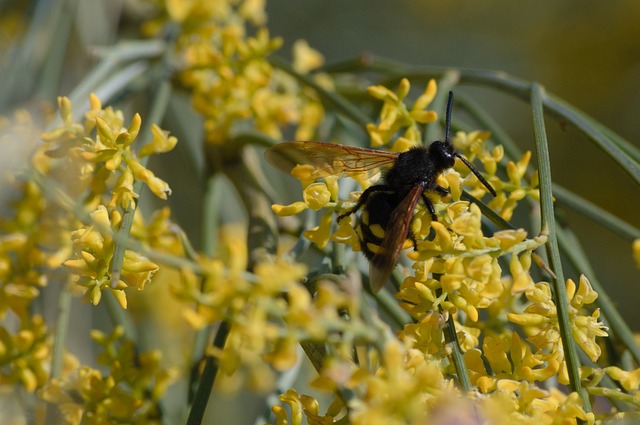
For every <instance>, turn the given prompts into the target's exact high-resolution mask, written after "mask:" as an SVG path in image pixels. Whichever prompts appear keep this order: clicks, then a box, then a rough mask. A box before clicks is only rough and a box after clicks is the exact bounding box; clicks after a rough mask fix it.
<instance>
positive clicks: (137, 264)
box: [63, 205, 158, 308]
mask: <svg viewBox="0 0 640 425" xmlns="http://www.w3.org/2000/svg"><path fill="white" fill-rule="evenodd" d="M90 218H91V224H90V225H87V226H83V227H81V228H80V229H78V230H75V231H73V232H72V233H71V240H72V242H73V250H74V252H75V256H76V259H74V260H67V261H65V262H64V263H63V265H64V266H65V267H68V268H69V270H71V272H72V273H74V274H76V275H77V280H76V283H77V284H78V285H80V286H81V287H83V288H84V291H85V293H84V299H85V301H90V302H91V303H92V304H94V305H95V304H98V303H99V302H100V299H101V298H102V291H103V290H105V289H110V290H111V292H112V293H113V295H114V296H115V297H116V299H117V300H118V302H119V303H120V305H121V306H122V307H123V308H126V307H127V298H126V295H125V293H124V290H125V289H126V288H127V287H129V286H134V287H137V288H138V289H140V290H142V289H144V285H145V284H147V283H149V282H150V281H151V277H152V276H153V274H154V273H155V272H156V271H157V270H158V265H157V264H155V263H153V262H151V261H150V260H149V259H148V258H146V257H144V256H143V255H141V254H138V253H137V252H135V251H132V250H129V249H127V250H125V252H124V261H123V264H122V270H121V272H120V273H113V272H112V269H111V265H112V264H113V256H114V253H115V242H114V240H113V233H115V230H116V229H117V228H118V226H119V225H120V224H121V219H122V217H121V215H120V213H119V212H118V211H117V210H114V211H113V212H112V213H111V217H109V213H108V212H107V209H106V208H105V207H104V206H103V205H100V206H99V207H98V209H97V210H96V211H94V212H92V213H91V214H90Z"/></svg>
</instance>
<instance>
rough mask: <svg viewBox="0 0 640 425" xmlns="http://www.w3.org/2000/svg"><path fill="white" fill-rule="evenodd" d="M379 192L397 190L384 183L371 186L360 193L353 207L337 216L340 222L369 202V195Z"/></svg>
mask: <svg viewBox="0 0 640 425" xmlns="http://www.w3.org/2000/svg"><path fill="white" fill-rule="evenodd" d="M377 192H385V193H394V192H395V191H394V190H393V189H392V188H390V187H389V186H386V185H382V184H379V185H375V186H371V187H369V188H368V189H367V190H365V191H364V192H362V195H360V198H359V199H358V202H357V203H356V205H355V206H354V207H353V208H350V209H348V210H347V211H345V212H343V213H342V214H340V215H339V216H338V218H337V221H338V222H340V220H342V219H343V218H345V217H347V216H350V215H351V214H353V213H356V212H358V210H359V209H360V208H362V206H363V205H364V204H366V203H367V200H368V199H369V196H371V194H373V193H377Z"/></svg>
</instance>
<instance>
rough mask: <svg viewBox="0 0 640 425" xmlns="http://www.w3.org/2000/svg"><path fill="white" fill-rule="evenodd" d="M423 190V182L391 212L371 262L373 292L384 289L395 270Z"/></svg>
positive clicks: (370, 276)
mask: <svg viewBox="0 0 640 425" xmlns="http://www.w3.org/2000/svg"><path fill="white" fill-rule="evenodd" d="M423 191H424V185H423V184H417V185H415V186H414V187H413V188H412V189H411V191H410V192H409V194H408V195H407V196H406V197H405V198H404V199H403V200H402V202H400V204H399V205H398V206H397V207H396V209H394V210H393V212H392V213H391V219H390V220H389V227H388V228H387V229H386V230H385V234H384V238H383V239H382V244H381V246H380V252H378V253H377V254H376V255H374V256H373V258H372V259H371V262H370V263H369V280H370V282H371V290H372V291H373V292H378V291H379V290H380V289H382V287H383V286H384V285H385V284H386V283H387V281H388V280H389V277H390V276H391V273H392V272H393V268H394V267H395V265H396V262H397V261H398V256H399V255H400V251H402V246H403V245H404V241H405V240H406V239H407V234H408V233H409V227H410V226H411V221H412V219H413V210H414V209H415V208H416V204H417V203H418V200H419V199H420V195H421V194H422V192H423Z"/></svg>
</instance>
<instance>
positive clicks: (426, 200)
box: [422, 189, 438, 221]
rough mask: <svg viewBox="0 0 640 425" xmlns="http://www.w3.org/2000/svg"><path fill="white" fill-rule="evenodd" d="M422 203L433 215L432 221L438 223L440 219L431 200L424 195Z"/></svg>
mask: <svg viewBox="0 0 640 425" xmlns="http://www.w3.org/2000/svg"><path fill="white" fill-rule="evenodd" d="M436 190H437V189H436ZM422 201H423V202H424V205H425V206H426V207H427V209H428V210H429V212H430V213H431V220H433V221H438V217H437V216H436V210H435V209H434V208H433V204H432V203H431V200H430V199H429V197H428V196H427V195H425V194H424V193H423V194H422Z"/></svg>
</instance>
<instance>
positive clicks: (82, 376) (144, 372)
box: [40, 327, 176, 425]
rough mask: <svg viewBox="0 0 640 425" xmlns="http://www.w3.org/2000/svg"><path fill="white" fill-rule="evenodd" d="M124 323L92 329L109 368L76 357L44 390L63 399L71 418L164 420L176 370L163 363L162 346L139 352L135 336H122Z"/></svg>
mask: <svg viewBox="0 0 640 425" xmlns="http://www.w3.org/2000/svg"><path fill="white" fill-rule="evenodd" d="M123 333H124V331H123V329H122V328H120V327H117V328H116V329H114V331H113V332H112V334H111V335H105V334H103V333H102V332H99V331H93V333H92V339H93V340H94V342H95V343H96V344H97V345H98V346H99V347H101V348H102V350H103V352H102V354H100V356H99V357H98V359H99V361H100V363H101V364H102V365H103V366H106V367H107V368H108V369H109V374H108V375H106V376H104V375H103V373H102V372H101V371H100V370H98V369H94V368H91V367H88V366H80V365H78V364H77V360H76V361H74V362H75V367H73V368H72V369H71V370H70V371H69V372H68V374H67V375H66V376H64V377H63V378H61V379H53V380H51V381H49V382H48V383H47V385H46V386H45V387H44V388H42V390H41V391H40V396H41V397H42V398H43V399H44V400H46V401H48V402H50V403H55V404H56V405H58V407H59V409H60V412H61V414H62V416H63V418H64V420H65V422H66V423H68V424H72V425H78V424H80V423H89V424H107V423H129V424H156V423H157V424H159V423H160V421H159V415H160V412H159V411H158V404H157V401H158V400H159V398H160V396H161V395H162V394H164V393H165V391H166V387H167V386H168V385H169V384H170V383H171V381H172V380H173V379H174V378H175V375H176V371H174V370H167V369H166V368H163V367H162V365H161V360H162V354H161V353H160V352H159V351H150V352H145V353H140V354H139V353H137V352H136V349H135V347H134V346H133V344H132V343H131V341H126V340H125V341H121V340H122V336H123Z"/></svg>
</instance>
